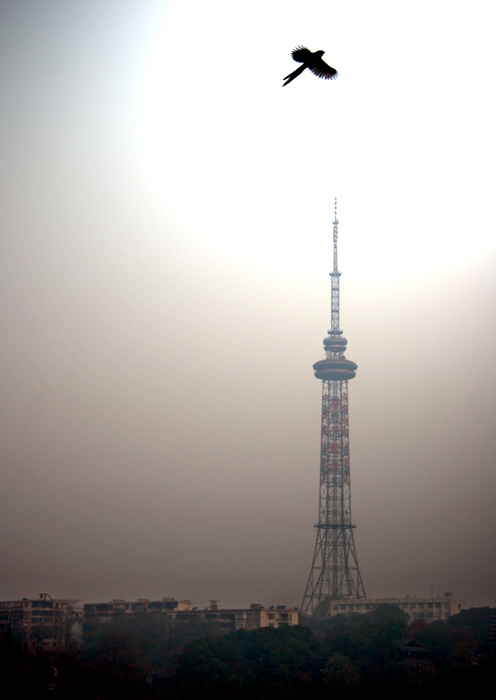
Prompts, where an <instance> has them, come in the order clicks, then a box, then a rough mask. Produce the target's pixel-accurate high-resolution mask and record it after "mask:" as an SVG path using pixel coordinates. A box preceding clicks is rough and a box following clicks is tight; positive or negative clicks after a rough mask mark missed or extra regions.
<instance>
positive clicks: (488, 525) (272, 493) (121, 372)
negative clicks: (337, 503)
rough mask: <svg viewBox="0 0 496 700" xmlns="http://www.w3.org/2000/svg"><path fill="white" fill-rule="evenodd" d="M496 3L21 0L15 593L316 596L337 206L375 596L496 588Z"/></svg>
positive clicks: (11, 270) (11, 369) (10, 379)
mask: <svg viewBox="0 0 496 700" xmlns="http://www.w3.org/2000/svg"><path fill="white" fill-rule="evenodd" d="M494 15H495V10H494V7H493V4H492V3H489V2H477V1H476V2H474V3H472V4H470V5H468V4H467V3H462V2H450V3H448V2H444V1H443V2H441V1H439V2H432V1H431V2H425V1H423V0H421V1H420V2H415V3H413V2H406V3H397V2H391V1H387V2H386V1H382V2H381V1H380V0H379V2H376V3H369V2H364V1H359V2H356V3H349V2H333V1H332V0H328V1H326V2H324V1H320V0H318V1H312V0H309V1H308V2H306V3H301V2H292V1H291V0H289V1H285V2H282V1H281V0H274V1H271V0H265V1H264V2H260V1H259V0H252V1H251V2H236V3H232V2H226V1H225V0H219V1H217V2H216V1H213V2H209V3H205V2H199V1H198V0H170V1H168V2H166V1H164V0H148V1H147V2H137V1H136V0H132V1H131V0H100V2H98V3H94V2H83V1H82V0H72V1H71V2H67V0H64V1H62V0H45V1H44V2H37V3H33V2H30V1H27V0H17V1H16V2H1V3H0V52H1V60H0V70H1V83H2V97H3V100H2V124H3V129H2V135H1V140H2V159H1V161H0V169H1V175H2V187H1V192H0V197H1V200H2V208H1V211H2V222H3V226H2V238H1V256H0V265H1V277H0V284H1V294H0V324H1V325H0V327H1V336H2V350H1V357H2V362H1V373H0V382H1V394H2V400H1V404H0V405H1V411H2V415H1V422H0V425H1V440H0V454H1V461H0V465H1V483H2V489H1V493H2V496H1V498H2V505H1V508H0V531H1V533H2V535H1V550H0V551H1V556H0V599H2V600H6V599H11V598H20V597H35V596H36V595H37V594H38V593H40V592H47V593H49V594H50V595H52V596H53V597H65V598H71V599H81V600H83V601H84V602H89V601H100V600H109V599H110V598H127V599H134V598H137V597H148V598H162V597H163V596H173V597H176V598H179V599H183V598H185V599H186V598H188V599H192V600H193V601H194V602H195V604H203V603H205V602H206V601H208V600H209V599H218V600H220V601H221V603H223V604H225V605H226V606H228V605H230V606H232V605H242V606H247V605H249V604H250V603H252V602H260V603H264V604H274V603H279V602H280V603H286V604H289V605H299V604H300V603H301V598H302V595H303V592H304V588H305V584H306V581H307V578H308V574H309V571H310V565H311V557H312V553H313V547H314V542H315V533H314V529H313V525H314V523H315V522H316V521H317V507H318V486H319V449H320V409H321V385H320V382H319V381H318V380H317V379H315V378H314V376H313V370H312V365H313V363H315V362H316V361H317V360H320V359H322V357H323V355H324V351H323V347H322V340H323V338H324V337H325V335H326V333H327V330H328V328H329V313H330V312H329V295H330V281H329V274H328V273H329V271H330V270H331V268H332V220H333V217H334V212H333V206H334V197H335V196H336V197H337V199H338V218H339V222H340V223H339V269H340V271H341V273H342V277H341V328H342V329H343V332H344V335H345V337H346V338H347V339H348V348H347V351H346V356H347V357H348V358H349V359H351V360H353V361H355V362H356V363H357V364H358V371H357V377H356V379H354V380H353V381H352V382H350V386H349V396H350V402H349V407H350V446H351V484H352V485H351V494H352V495H351V498H352V511H353V522H354V523H356V525H357V529H356V531H355V544H356V549H357V555H358V561H359V563H360V569H361V573H362V577H363V581H364V584H365V589H366V592H367V594H368V595H369V596H372V595H376V596H381V597H385V596H401V595H406V594H409V593H417V594H418V595H422V596H425V595H430V594H431V593H434V594H437V593H438V592H441V593H444V592H447V591H450V592H453V594H454V595H455V596H456V597H457V598H462V599H465V600H466V602H467V604H469V605H492V604H493V603H494V600H495V598H496V561H495V556H494V542H495V535H496V509H495V507H494V503H495V493H496V468H495V467H496V464H495V452H496V450H495V448H496V431H495V429H494V422H495V419H494V416H495V413H496V375H495V371H494V367H495V360H496V332H495V318H496V275H495V262H496V236H495V229H496V226H495V224H496V214H495V207H494V202H493V199H494V189H495V184H496V183H495V175H494V163H495V161H496V143H495V130H494V123H495V122H496V109H495V105H494V99H493V82H494V76H493V67H494V64H495V57H496V56H495V53H496V51H495V46H494V37H493V33H494V32H493V27H494V19H495V16H494ZM300 44H303V45H304V46H307V47H308V48H310V49H311V50H312V51H316V50H319V49H322V50H325V52H326V53H325V56H324V60H325V61H326V62H328V63H329V64H330V65H331V66H333V67H334V68H336V69H337V70H338V71H339V78H338V79H337V80H334V81H322V80H319V79H318V78H317V77H315V76H314V75H312V74H311V73H310V72H309V71H305V72H304V73H303V74H302V75H301V76H300V77H298V79H297V80H295V81H294V82H292V83H291V84H290V85H288V86H287V87H285V88H284V89H282V83H283V78H284V76H285V75H287V74H288V73H290V72H291V71H293V70H294V69H295V68H296V67H297V65H296V64H295V63H294V61H293V60H292V59H291V50H292V49H293V48H294V47H295V46H297V45H300Z"/></svg>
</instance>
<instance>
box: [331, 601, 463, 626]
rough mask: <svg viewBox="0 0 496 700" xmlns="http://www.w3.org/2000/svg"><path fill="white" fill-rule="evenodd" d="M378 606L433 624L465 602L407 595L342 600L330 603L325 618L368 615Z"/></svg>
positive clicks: (458, 608)
mask: <svg viewBox="0 0 496 700" xmlns="http://www.w3.org/2000/svg"><path fill="white" fill-rule="evenodd" d="M379 605H395V606H396V607H398V608H400V609H401V610H403V611H404V612H406V613H407V614H408V615H409V616H410V620H411V621H412V622H413V620H425V621H426V622H434V620H448V619H449V618H450V617H451V616H452V615H456V614H457V613H459V612H460V610H462V608H463V607H464V606H465V602H464V601H463V600H457V599H455V598H452V597H451V596H447V595H445V596H439V597H437V598H418V597H417V596H416V595H408V596H405V597H404V598H348V599H345V598H342V599H340V600H332V601H331V602H330V605H329V611H328V614H327V617H335V616H336V615H349V614H350V613H368V612H370V611H371V610H374V609H376V608H378V607H379Z"/></svg>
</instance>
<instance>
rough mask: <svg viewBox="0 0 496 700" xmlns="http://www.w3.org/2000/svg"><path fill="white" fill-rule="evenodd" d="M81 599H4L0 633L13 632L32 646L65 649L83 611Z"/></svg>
mask: <svg viewBox="0 0 496 700" xmlns="http://www.w3.org/2000/svg"><path fill="white" fill-rule="evenodd" d="M77 602H78V601H77V600H60V599H53V598H51V597H50V596H49V595H48V593H40V596H39V598H38V599H36V600H28V599H27V598H23V599H22V600H6V601H0V634H2V633H6V632H8V633H10V634H12V636H13V637H14V638H15V639H17V640H19V641H20V642H22V643H23V644H27V646H28V647H29V648H42V649H45V650H49V649H63V648H64V647H65V646H66V643H67V639H68V637H69V634H70V631H71V628H72V626H73V624H74V623H75V622H76V621H77V620H78V618H79V614H78V612H77V611H76V610H75V608H74V606H75V605H76V603H77Z"/></svg>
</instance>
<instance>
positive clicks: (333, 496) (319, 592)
mask: <svg viewBox="0 0 496 700" xmlns="http://www.w3.org/2000/svg"><path fill="white" fill-rule="evenodd" d="M338 224H339V221H338V217H337V200H336V199H335V200H334V222H333V243H334V247H333V268H332V272H330V273H329V274H330V276H331V328H330V329H329V331H328V334H327V336H326V338H325V339H324V349H325V359H324V360H320V361H319V362H316V363H315V364H314V366H313V369H314V372H315V376H316V377H317V379H321V380H322V427H321V443H320V494H319V522H318V524H317V525H315V528H316V531H317V540H316V543H315V551H314V555H313V561H312V568H311V570H310V576H309V578H308V582H307V586H306V589H305V594H304V596H303V602H302V605H301V607H302V610H304V611H306V612H310V613H312V614H313V615H315V616H316V617H319V618H322V617H326V616H327V614H328V613H329V610H330V605H331V601H332V600H336V599H339V598H350V597H352V598H364V597H365V589H364V586H363V582H362V577H361V575H360V570H359V568H358V561H357V555H356V550H355V542H354V538H353V529H354V528H355V525H352V522H351V494H350V446H349V422H348V380H349V379H353V378H354V377H355V374H356V370H357V365H356V364H355V362H352V361H351V360H347V359H346V357H345V356H344V352H345V350H346V345H347V340H346V338H344V337H343V331H341V330H340V328H339V278H340V276H341V273H340V272H339V271H338Z"/></svg>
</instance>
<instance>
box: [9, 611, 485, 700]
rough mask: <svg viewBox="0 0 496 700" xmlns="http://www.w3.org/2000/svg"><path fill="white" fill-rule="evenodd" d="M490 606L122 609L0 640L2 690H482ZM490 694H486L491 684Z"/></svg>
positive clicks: (129, 694) (387, 699)
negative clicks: (178, 614)
mask: <svg viewBox="0 0 496 700" xmlns="http://www.w3.org/2000/svg"><path fill="white" fill-rule="evenodd" d="M495 615H496V609H490V608H472V609H469V610H466V611H462V612H461V613H460V614H459V615H456V616H454V617H452V618H451V619H450V620H449V621H447V622H433V623H432V624H430V625H427V624H426V623H425V622H423V621H416V622H413V623H412V624H409V619H408V616H407V615H406V614H405V613H404V612H403V611H401V610H400V609H399V608H396V607H393V606H387V605H384V606H380V607H379V608H378V609H377V610H374V611H372V612H371V613H369V614H368V615H350V616H349V617H344V616H343V617H337V618H333V619H331V620H327V621H325V622H321V623H319V624H318V625H316V626H315V627H314V628H313V629H312V628H311V627H310V626H308V627H305V626H299V627H285V628H281V629H273V628H263V629H258V630H255V631H253V632H247V631H245V630H240V631H237V632H231V633H229V634H227V635H226V634H221V633H220V631H219V630H218V629H216V628H215V626H213V625H212V624H211V623H205V622H203V621H198V622H197V623H196V624H191V623H187V624H183V625H180V624H172V623H171V621H169V620H167V618H166V617H165V616H162V615H150V614H147V615H142V616H139V615H136V616H123V618H122V619H120V620H118V621H117V620H116V621H114V622H113V623H112V624H111V625H109V626H108V627H107V628H105V629H104V630H102V629H101V628H97V627H95V628H86V629H85V644H84V647H83V648H76V647H74V648H72V649H69V650H68V651H66V652H64V653H58V654H52V655H48V654H43V653H37V654H36V653H33V652H29V651H28V650H27V649H26V648H24V647H22V646H21V645H19V644H18V643H16V642H15V640H14V639H12V637H9V635H6V636H4V638H3V639H1V640H0V652H1V654H0V657H1V673H2V681H3V683H2V684H3V687H4V689H6V690H7V695H6V697H8V698H10V697H17V696H19V695H20V696H21V697H22V696H23V695H26V696H32V697H36V699H37V700H40V699H41V700H42V699H43V698H45V697H50V698H63V699H64V700H66V699H67V700H69V699H70V700H97V698H98V700H114V699H115V700H117V698H119V699H121V700H141V699H143V698H151V699H152V698H157V699H159V698H164V699H165V698H167V699H170V700H183V698H184V699H189V698H191V699H193V698H200V697H202V698H204V697H205V696H213V697H215V699H216V700H222V699H223V698H226V699H227V698H239V699H246V700H265V699H267V700H269V698H270V700H279V699H282V698H285V700H287V699H289V700H292V699H294V700H306V699H308V700H310V699H312V700H318V699H320V698H322V699H324V698H326V700H327V699H328V698H329V697H330V696H331V695H332V696H333V698H335V699H336V700H341V699H343V700H344V699H349V700H362V698H363V699H365V698H367V700H369V699H370V697H371V695H374V696H380V697H381V700H393V698H394V700H397V699H398V697H401V698H402V700H403V699H405V700H417V699H419V700H431V699H432V700H439V698H440V697H444V694H447V693H453V694H454V695H459V694H461V693H470V695H474V694H476V695H478V696H482V694H489V693H490V692H491V691H493V688H494V684H495V681H496V646H495V645H494V638H493V637H492V636H491V634H492V633H496V629H495V627H494V623H495ZM491 694H492V692H491Z"/></svg>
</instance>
